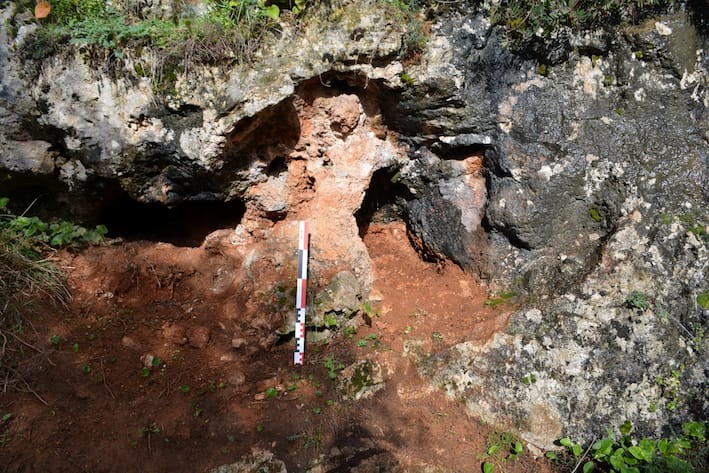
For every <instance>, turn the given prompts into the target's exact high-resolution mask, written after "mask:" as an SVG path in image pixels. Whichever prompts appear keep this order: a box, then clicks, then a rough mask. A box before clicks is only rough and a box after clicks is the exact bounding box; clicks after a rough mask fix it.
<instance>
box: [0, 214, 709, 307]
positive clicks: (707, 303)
mask: <svg viewBox="0 0 709 473" xmlns="http://www.w3.org/2000/svg"><path fill="white" fill-rule="evenodd" d="M0 208H2V207H1V206H0ZM697 304H699V307H701V308H702V309H704V310H707V309H709V291H708V292H702V293H701V294H699V295H698V296H697Z"/></svg>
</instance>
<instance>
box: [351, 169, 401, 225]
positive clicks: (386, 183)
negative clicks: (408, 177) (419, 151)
mask: <svg viewBox="0 0 709 473" xmlns="http://www.w3.org/2000/svg"><path fill="white" fill-rule="evenodd" d="M398 175H399V173H398V169H397V168H396V167H394V166H390V167H386V168H381V169H378V170H376V171H375V172H374V174H373V175H372V179H371V181H370V182H369V187H368V188H367V191H366V192H365V194H364V199H363V200H362V205H361V206H360V208H359V209H358V210H357V212H355V219H356V220H357V227H358V228H359V236H360V237H364V235H366V234H367V230H369V225H370V224H372V223H389V222H393V221H397V220H398V221H402V220H403V221H405V220H406V214H407V204H406V203H407V201H409V200H411V199H413V198H414V195H413V194H412V193H411V191H409V188H408V187H406V185H404V184H403V183H401V182H399V180H398Z"/></svg>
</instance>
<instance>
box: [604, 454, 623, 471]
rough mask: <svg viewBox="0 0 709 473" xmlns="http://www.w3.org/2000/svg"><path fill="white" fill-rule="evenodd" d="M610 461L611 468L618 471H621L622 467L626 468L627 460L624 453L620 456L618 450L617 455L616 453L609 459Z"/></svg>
mask: <svg viewBox="0 0 709 473" xmlns="http://www.w3.org/2000/svg"><path fill="white" fill-rule="evenodd" d="M608 461H610V464H611V466H612V467H613V468H614V469H615V470H616V471H620V469H621V467H623V466H625V460H624V459H623V454H622V453H620V454H618V451H617V450H616V453H614V454H613V456H612V457H610V458H609V459H608Z"/></svg>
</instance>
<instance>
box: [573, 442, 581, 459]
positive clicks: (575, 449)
mask: <svg viewBox="0 0 709 473" xmlns="http://www.w3.org/2000/svg"><path fill="white" fill-rule="evenodd" d="M571 453H573V454H574V456H575V457H580V456H581V454H582V453H583V448H581V445H579V444H575V445H574V446H573V447H571Z"/></svg>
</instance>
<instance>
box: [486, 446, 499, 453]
mask: <svg viewBox="0 0 709 473" xmlns="http://www.w3.org/2000/svg"><path fill="white" fill-rule="evenodd" d="M499 449H500V446H499V445H497V444H495V445H490V446H489V447H488V448H487V454H488V455H494V454H495V452H497V451H498V450H499Z"/></svg>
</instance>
